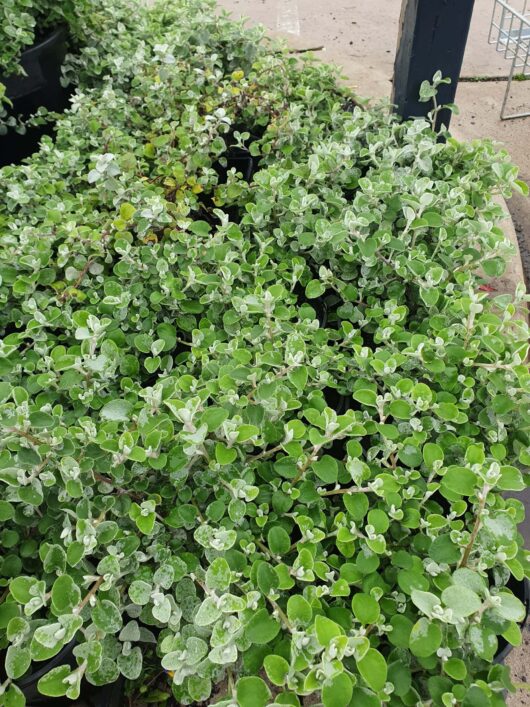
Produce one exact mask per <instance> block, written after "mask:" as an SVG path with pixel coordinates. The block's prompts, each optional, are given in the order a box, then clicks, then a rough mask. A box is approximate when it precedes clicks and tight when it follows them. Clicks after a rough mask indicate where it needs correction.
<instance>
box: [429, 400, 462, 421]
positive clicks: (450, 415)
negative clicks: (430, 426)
mask: <svg viewBox="0 0 530 707" xmlns="http://www.w3.org/2000/svg"><path fill="white" fill-rule="evenodd" d="M434 412H435V413H436V414H437V415H438V417H440V418H441V419H442V420H447V421H448V422H453V421H455V420H457V419H458V416H459V410H458V408H457V406H456V405H455V404H454V403H439V404H438V405H437V407H435V409H434Z"/></svg>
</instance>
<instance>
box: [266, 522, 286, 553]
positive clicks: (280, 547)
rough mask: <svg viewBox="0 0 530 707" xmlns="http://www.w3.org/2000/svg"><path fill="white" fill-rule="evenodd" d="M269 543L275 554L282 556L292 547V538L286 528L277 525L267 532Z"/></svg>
mask: <svg viewBox="0 0 530 707" xmlns="http://www.w3.org/2000/svg"><path fill="white" fill-rule="evenodd" d="M267 544H268V546H269V549H270V551H271V552H272V554H273V555H277V556H282V555H286V554H287V553H288V552H289V550H290V549H291V538H290V537H289V534H288V533H287V531H286V530H285V529H284V528H282V527H281V526H279V525H276V526H274V528H271V529H270V530H269V532H268V534H267Z"/></svg>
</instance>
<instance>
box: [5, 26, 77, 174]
mask: <svg viewBox="0 0 530 707" xmlns="http://www.w3.org/2000/svg"><path fill="white" fill-rule="evenodd" d="M66 38H67V33H66V29H64V28H63V27H59V28H57V29H55V30H54V31H53V32H51V33H49V34H47V35H45V36H44V37H43V38H42V39H41V40H40V41H38V42H36V43H35V44H34V45H33V46H31V47H29V49H26V51H25V52H23V53H22V56H21V59H20V64H21V66H22V68H23V69H24V71H25V73H26V76H23V75H20V76H18V75H14V76H5V77H3V76H0V82H1V83H3V84H4V85H5V87H6V96H7V97H8V98H9V99H10V100H11V101H12V103H13V107H12V108H8V110H9V112H10V114H12V115H14V116H19V115H21V116H22V117H23V118H28V117H29V116H30V115H33V114H34V113H36V111H37V110H38V109H39V108H40V107H41V106H42V107H44V108H47V109H48V110H51V111H63V110H64V109H65V108H66V107H67V105H68V102H69V97H70V91H69V90H68V89H66V88H64V87H63V86H61V81H60V78H61V66H62V64H63V61H64V58H65V56H66ZM51 130H52V127H51V126H50V125H43V126H38V127H34V128H28V130H27V131H26V133H25V134H24V135H20V134H19V133H17V132H15V131H14V130H9V131H8V133H7V134H6V135H2V136H0V166H3V165H6V164H13V163H17V162H20V160H22V159H24V157H27V156H28V155H30V154H32V152H35V150H37V148H38V145H39V140H40V138H41V137H42V136H43V135H45V134H49V133H50V132H51Z"/></svg>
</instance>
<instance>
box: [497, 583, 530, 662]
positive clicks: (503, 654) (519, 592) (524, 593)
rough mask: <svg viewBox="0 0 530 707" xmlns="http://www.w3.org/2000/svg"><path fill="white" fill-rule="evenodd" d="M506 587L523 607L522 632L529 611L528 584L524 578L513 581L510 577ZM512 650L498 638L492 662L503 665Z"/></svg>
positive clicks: (529, 591) (529, 586)
mask: <svg viewBox="0 0 530 707" xmlns="http://www.w3.org/2000/svg"><path fill="white" fill-rule="evenodd" d="M507 586H508V588H509V589H511V590H512V592H513V593H514V594H515V596H516V597H517V598H518V599H519V600H520V601H522V602H523V604H524V606H525V609H526V613H525V615H524V619H523V620H522V621H521V623H520V624H519V625H520V627H521V630H523V629H524V627H525V626H526V622H527V621H528V613H529V611H530V582H529V581H528V579H527V578H526V577H525V578H524V579H523V580H521V581H519V580H517V579H515V578H514V577H510V581H509V582H508V585H507ZM512 648H513V646H512V644H511V643H508V641H506V640H505V639H504V638H503V637H502V636H499V647H498V649H497V653H496V655H495V658H494V659H493V661H494V662H495V663H504V661H505V660H506V658H507V656H508V654H509V653H510V652H511V650H512Z"/></svg>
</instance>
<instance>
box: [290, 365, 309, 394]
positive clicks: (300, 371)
mask: <svg viewBox="0 0 530 707" xmlns="http://www.w3.org/2000/svg"><path fill="white" fill-rule="evenodd" d="M288 377H289V380H290V381H291V383H292V384H293V385H294V387H295V388H296V389H297V390H298V391H299V392H300V393H301V392H302V391H304V390H305V387H306V385H307V379H308V371H307V367H306V366H298V368H295V369H294V371H291V372H290V373H289V376H288Z"/></svg>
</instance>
